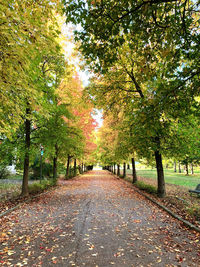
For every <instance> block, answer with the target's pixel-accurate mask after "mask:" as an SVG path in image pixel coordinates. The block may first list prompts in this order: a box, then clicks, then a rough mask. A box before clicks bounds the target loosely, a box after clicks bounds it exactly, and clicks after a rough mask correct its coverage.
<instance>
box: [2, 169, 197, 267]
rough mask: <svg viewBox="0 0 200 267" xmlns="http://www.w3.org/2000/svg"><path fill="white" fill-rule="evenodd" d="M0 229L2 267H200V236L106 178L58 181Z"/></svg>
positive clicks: (90, 176) (97, 175) (101, 173)
mask: <svg viewBox="0 0 200 267" xmlns="http://www.w3.org/2000/svg"><path fill="white" fill-rule="evenodd" d="M0 223H1V234H0V239H1V241H2V244H1V245H0V255H1V260H0V265H1V266H45V267H46V266H67V267H68V266H86V267H90V266H91V267H109V266H117V267H122V266H127V267H130V266H141V267H142V266H144V267H147V266H161V267H163V266H200V250H199V249H200V244H199V239H200V236H199V234H196V233H194V232H192V231H189V230H188V229H186V228H184V227H183V226H181V224H180V223H179V222H178V221H176V220H175V219H173V218H171V217H170V216H169V215H168V214H167V213H165V212H163V211H162V210H160V209H159V208H158V207H157V206H154V205H153V204H152V203H151V202H149V201H148V200H146V199H145V198H143V197H142V196H141V195H139V194H138V193H137V192H135V191H134V188H133V187H132V186H131V184H130V185H128V184H127V183H125V182H124V181H123V180H119V179H117V178H115V177H114V176H112V175H111V174H109V173H108V172H106V171H91V172H88V173H87V174H85V175H83V176H80V177H77V178H75V179H72V180H68V181H61V182H60V186H59V187H58V188H57V189H56V190H55V191H53V192H50V193H49V194H46V195H45V196H41V197H39V198H37V199H36V200H34V201H33V202H32V203H29V204H24V205H23V206H22V207H21V208H20V209H19V210H16V211H14V212H12V213H11V214H9V215H8V216H6V217H4V218H3V219H2V220H1V221H0Z"/></svg>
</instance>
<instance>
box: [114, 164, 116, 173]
mask: <svg viewBox="0 0 200 267" xmlns="http://www.w3.org/2000/svg"><path fill="white" fill-rule="evenodd" d="M115 167H116V164H114V174H116V168H115Z"/></svg>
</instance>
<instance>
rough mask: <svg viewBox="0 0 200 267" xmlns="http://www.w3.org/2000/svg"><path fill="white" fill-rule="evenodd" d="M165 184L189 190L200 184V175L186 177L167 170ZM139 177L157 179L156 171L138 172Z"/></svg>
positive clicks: (183, 174)
mask: <svg viewBox="0 0 200 267" xmlns="http://www.w3.org/2000/svg"><path fill="white" fill-rule="evenodd" d="M164 173H165V182H166V183H168V184H175V185H181V186H185V187H187V188H195V187H196V186H197V184H200V173H199V172H197V173H195V174H193V175H192V174H190V175H188V176H187V175H185V173H177V172H174V171H173V170H169V169H165V170H164ZM127 174H131V170H127ZM137 175H138V176H141V177H145V178H148V179H151V180H156V179H157V173H156V169H145V170H137Z"/></svg>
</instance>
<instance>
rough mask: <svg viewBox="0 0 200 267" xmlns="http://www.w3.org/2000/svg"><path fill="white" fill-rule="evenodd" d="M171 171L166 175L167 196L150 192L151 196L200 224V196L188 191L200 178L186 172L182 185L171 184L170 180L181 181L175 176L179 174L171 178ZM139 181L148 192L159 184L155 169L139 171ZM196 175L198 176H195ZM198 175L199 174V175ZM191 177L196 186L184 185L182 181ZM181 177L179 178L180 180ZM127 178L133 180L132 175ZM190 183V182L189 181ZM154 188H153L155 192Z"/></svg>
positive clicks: (182, 179)
mask: <svg viewBox="0 0 200 267" xmlns="http://www.w3.org/2000/svg"><path fill="white" fill-rule="evenodd" d="M170 173H172V171H169V172H168V175H166V192H167V196H166V197H165V198H163V199H160V198H158V197H157V196H156V194H154V193H153V194H152V193H151V194H150V196H151V197H152V198H154V199H155V200H156V201H159V202H161V203H162V204H164V205H165V206H167V207H168V208H169V209H171V210H172V211H173V212H175V213H176V214H178V215H180V216H181V217H182V218H184V219H186V220H188V221H190V222H191V223H193V224H195V225H198V226H200V197H198V196H197V195H195V194H190V193H189V191H188V188H189V187H190V188H193V187H195V186H196V185H197V183H200V180H198V178H194V177H190V176H189V177H188V176H185V177H184V174H181V175H180V176H179V177H180V183H181V185H178V184H172V183H171V184H170V183H169V181H175V182H177V183H178V182H179V181H176V180H175V177H177V176H178V174H175V175H174V176H173V177H172V178H170ZM137 174H138V181H139V183H140V184H139V186H138V187H140V188H142V185H141V184H143V185H144V186H143V187H144V190H145V187H146V190H145V191H146V193H147V194H149V191H150V189H151V188H152V187H155V188H156V186H157V181H156V178H155V171H154V170H152V171H151V170H147V171H145V170H142V171H138V172H137ZM141 174H145V175H144V176H140V175H141ZM149 174H151V175H150V177H148V175H149ZM195 177H196V176H195ZM197 177H198V176H197ZM190 178H191V183H190V184H194V186H192V185H191V186H188V185H185V186H183V185H182V183H183V181H184V179H190ZM178 179H179V178H177V180H178ZM127 180H128V181H131V180H132V178H131V175H128V176H127ZM195 180H196V181H197V183H196V184H195ZM188 183H189V182H188ZM153 191H154V190H152V192H153Z"/></svg>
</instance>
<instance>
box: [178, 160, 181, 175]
mask: <svg viewBox="0 0 200 267" xmlns="http://www.w3.org/2000/svg"><path fill="white" fill-rule="evenodd" d="M178 172H179V173H181V163H180V161H179V162H178Z"/></svg>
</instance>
